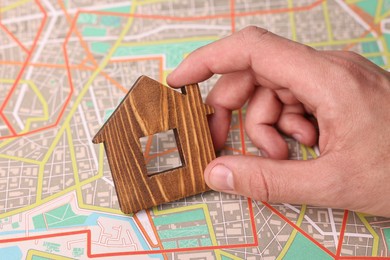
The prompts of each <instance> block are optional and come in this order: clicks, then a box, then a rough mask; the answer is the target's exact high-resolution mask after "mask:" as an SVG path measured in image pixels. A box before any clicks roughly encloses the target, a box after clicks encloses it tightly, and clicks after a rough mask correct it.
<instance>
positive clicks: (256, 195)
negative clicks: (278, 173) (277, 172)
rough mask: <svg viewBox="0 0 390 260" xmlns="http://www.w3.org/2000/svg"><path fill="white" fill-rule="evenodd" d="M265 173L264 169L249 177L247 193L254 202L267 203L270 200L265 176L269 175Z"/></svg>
mask: <svg viewBox="0 0 390 260" xmlns="http://www.w3.org/2000/svg"><path fill="white" fill-rule="evenodd" d="M266 172H267V170H266V169H257V171H255V172H254V173H253V174H251V175H250V180H249V181H250V182H249V193H250V194H251V196H252V198H253V199H255V200H259V201H269V199H270V190H269V189H270V183H269V181H268V179H267V177H266V176H271V175H270V174H267V173H266Z"/></svg>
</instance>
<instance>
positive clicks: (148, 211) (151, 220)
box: [146, 210, 168, 260]
mask: <svg viewBox="0 0 390 260" xmlns="http://www.w3.org/2000/svg"><path fill="white" fill-rule="evenodd" d="M146 215H147V216H148V219H149V222H150V225H151V226H152V230H153V233H154V235H155V236H156V239H157V243H158V244H159V245H160V247H161V248H164V246H163V245H162V242H161V239H160V237H159V236H158V233H157V228H156V226H155V225H154V222H153V219H152V216H151V215H150V210H146ZM163 257H164V260H167V259H168V256H167V254H165V253H164V254H163Z"/></svg>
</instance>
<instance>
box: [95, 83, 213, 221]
mask: <svg viewBox="0 0 390 260" xmlns="http://www.w3.org/2000/svg"><path fill="white" fill-rule="evenodd" d="M181 91H182V93H179V92H177V91H175V90H173V89H172V88H170V87H167V86H164V85H162V84H160V83H159V82H157V81H155V80H153V79H151V78H148V77H146V76H142V77H140V78H139V79H138V80H137V82H136V83H135V84H134V86H133V87H132V88H131V90H130V91H129V93H128V94H127V95H126V97H125V98H124V99H123V101H122V102H121V104H120V105H119V106H118V108H117V109H116V110H115V111H114V113H113V114H112V115H111V117H110V118H109V119H108V120H107V121H106V123H105V124H104V125H103V127H102V128H101V129H100V131H99V132H98V133H97V134H96V136H95V137H94V138H93V142H94V143H101V142H103V143H104V146H105V149H106V154H107V158H108V162H109V165H110V169H111V172H112V176H113V179H114V183H115V187H116V191H117V194H118V199H119V204H120V208H121V210H122V211H123V212H124V213H135V212H137V211H139V210H141V209H147V208H150V207H152V206H156V205H159V204H161V203H164V202H170V201H174V200H177V199H181V198H184V197H187V196H190V195H194V194H198V193H201V192H204V191H207V190H208V189H209V188H208V187H207V185H206V183H205V181H204V177H203V171H204V169H205V168H206V166H207V164H208V163H209V162H210V161H212V160H213V159H214V158H215V152H214V148H213V144H212V140H211V136H210V131H209V126H208V122H207V115H208V114H211V113H213V109H212V107H210V106H208V105H205V104H203V101H202V98H201V95H200V91H199V87H198V85H197V84H193V85H188V86H185V87H183V88H182V89H181ZM168 130H174V133H175V137H176V141H177V146H178V150H179V153H180V156H181V160H182V166H181V167H180V168H176V169H172V170H169V171H166V172H163V173H159V174H155V175H153V176H148V175H147V169H146V164H145V159H144V156H143V153H142V148H141V143H140V138H141V137H144V136H150V135H153V134H156V133H160V132H165V131H168Z"/></svg>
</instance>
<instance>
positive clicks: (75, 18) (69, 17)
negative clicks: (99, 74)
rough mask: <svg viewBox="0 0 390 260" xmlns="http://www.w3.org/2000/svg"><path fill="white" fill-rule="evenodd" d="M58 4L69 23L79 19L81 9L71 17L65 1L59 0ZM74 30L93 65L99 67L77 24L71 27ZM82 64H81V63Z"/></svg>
mask: <svg viewBox="0 0 390 260" xmlns="http://www.w3.org/2000/svg"><path fill="white" fill-rule="evenodd" d="M57 3H58V5H59V6H60V8H61V10H62V11H63V12H64V14H65V16H66V19H67V21H68V23H69V24H71V25H72V24H73V23H74V22H75V21H77V19H78V17H79V13H80V11H77V12H76V14H75V17H74V18H73V20H72V18H71V16H70V15H69V13H68V12H67V11H66V7H65V6H64V3H63V1H61V0H58V1H57ZM72 31H74V33H75V34H76V36H77V38H78V39H79V41H80V44H81V46H82V47H83V49H84V51H85V52H86V54H87V58H88V59H89V60H90V61H91V62H92V63H93V65H94V66H95V67H96V68H97V66H98V64H97V62H96V60H95V58H94V57H93V55H92V53H91V52H90V51H89V49H88V46H87V44H86V43H85V41H84V40H83V37H82V35H81V34H80V32H79V31H78V30H77V27H76V26H72V27H71V32H72ZM83 62H85V61H82V63H83ZM80 65H81V64H80Z"/></svg>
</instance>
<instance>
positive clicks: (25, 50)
mask: <svg viewBox="0 0 390 260" xmlns="http://www.w3.org/2000/svg"><path fill="white" fill-rule="evenodd" d="M0 27H1V28H3V30H4V31H5V33H6V34H8V36H9V37H11V39H12V40H14V41H15V42H16V43H17V44H18V45H19V47H20V48H22V50H23V51H24V52H26V53H29V50H28V49H27V48H26V46H24V45H23V44H22V43H21V42H20V41H19V39H18V38H17V37H16V36H15V35H14V34H13V33H12V32H10V31H9V30H8V29H7V27H5V25H4V24H2V23H0Z"/></svg>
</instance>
